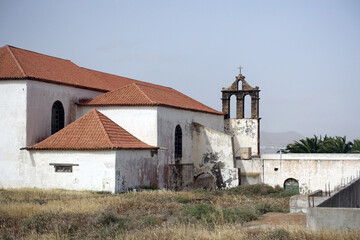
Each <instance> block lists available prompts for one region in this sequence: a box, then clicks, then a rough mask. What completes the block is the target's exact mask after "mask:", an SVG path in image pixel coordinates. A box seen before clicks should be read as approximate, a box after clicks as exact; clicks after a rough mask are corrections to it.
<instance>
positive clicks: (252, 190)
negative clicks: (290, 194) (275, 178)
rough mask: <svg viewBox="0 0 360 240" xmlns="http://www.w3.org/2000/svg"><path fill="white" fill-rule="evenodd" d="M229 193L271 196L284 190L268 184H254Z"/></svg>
mask: <svg viewBox="0 0 360 240" xmlns="http://www.w3.org/2000/svg"><path fill="white" fill-rule="evenodd" d="M228 191H229V192H230V193H233V194H241V195H245V196H256V195H258V196H265V195H269V194H274V193H279V192H281V191H284V190H283V189H282V188H281V187H278V186H277V187H275V188H273V187H271V186H269V185H267V184H253V185H246V186H238V187H235V188H231V189H229V190H228Z"/></svg>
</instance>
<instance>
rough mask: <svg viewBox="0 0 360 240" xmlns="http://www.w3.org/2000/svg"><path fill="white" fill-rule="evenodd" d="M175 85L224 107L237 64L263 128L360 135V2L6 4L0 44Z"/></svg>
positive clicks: (8, 0)
mask: <svg viewBox="0 0 360 240" xmlns="http://www.w3.org/2000/svg"><path fill="white" fill-rule="evenodd" d="M6 44H9V45H13V46H16V47H20V48H25V49H29V50H33V51H36V52H40V53H44V54H48V55H52V56H57V57H61V58H65V59H69V60H71V61H73V62H74V63H76V64H78V65H79V66H82V67H87V68H91V69H95V70H99V71H104V72H108V73H113V74H117V75H121V76H126V77H130V78H135V79H139V80H143V81H147V82H151V83H156V84H161V85H165V86H169V87H172V88H175V89H177V90H179V91H181V92H183V93H185V94H187V95H189V96H190V97H192V98H195V99H196V100H199V101H200V102H203V103H204V104H206V105H208V106H210V107H213V108H215V109H217V110H221V100H220V98H221V88H222V87H228V86H230V85H231V83H232V82H233V81H234V80H235V76H236V75H237V74H238V71H239V70H238V69H237V68H238V66H239V65H241V66H243V67H244V69H243V70H242V73H243V74H244V75H245V76H246V80H247V81H248V82H249V83H250V85H252V86H259V87H260V89H261V92H260V98H261V100H260V117H261V118H262V120H261V129H262V130H264V131H271V132H282V131H298V132H299V133H301V134H303V135H305V136H312V135H313V134H322V135H324V134H328V135H330V136H334V135H340V136H344V135H346V136H347V137H348V138H349V139H353V138H360V106H359V104H360V94H359V91H360V1H357V0H354V1H348V0H342V1H331V0H329V1H314V0H311V1H291V0H284V1H269V0H266V1H250V0H249V1H239V0H237V1H226V0H224V1H220V0H217V1H209V0H207V1H194V0H190V1H186V0H177V1H175V0H174V1H169V0H164V1H158V0H154V1H151V0H147V1H146V0H131V1H130V0H129V1H100V0H99V1H89V0H87V1H80V0H77V1H73V0H72V1H65V0H62V1H45V0H44V1H36V0H35V1H28V0H22V1H18V0H1V1H0V45H1V46H3V45H6Z"/></svg>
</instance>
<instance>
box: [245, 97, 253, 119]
mask: <svg viewBox="0 0 360 240" xmlns="http://www.w3.org/2000/svg"><path fill="white" fill-rule="evenodd" d="M243 104H244V118H252V117H251V97H250V95H246V96H245V97H244V103H243Z"/></svg>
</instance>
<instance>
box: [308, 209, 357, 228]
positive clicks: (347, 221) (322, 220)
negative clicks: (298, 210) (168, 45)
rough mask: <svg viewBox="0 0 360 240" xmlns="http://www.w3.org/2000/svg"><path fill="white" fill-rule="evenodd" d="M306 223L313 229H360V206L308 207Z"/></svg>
mask: <svg viewBox="0 0 360 240" xmlns="http://www.w3.org/2000/svg"><path fill="white" fill-rule="evenodd" d="M306 224H307V227H308V228H311V229H329V228H331V229H347V228H357V229H358V228H359V227H360V208H325V207H324V208H319V207H315V208H308V212H307V214H306Z"/></svg>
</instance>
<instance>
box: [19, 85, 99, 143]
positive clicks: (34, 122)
mask: <svg viewBox="0 0 360 240" xmlns="http://www.w3.org/2000/svg"><path fill="white" fill-rule="evenodd" d="M99 94H102V92H96V91H90V90H86V89H80V88H75V87H67V86H63V85H57V84H50V83H44V82H37V81H27V109H28V110H27V126H26V129H27V130H26V139H27V140H26V145H27V146H31V145H34V144H35V143H38V142H40V141H42V140H44V139H45V138H47V137H49V136H50V135H51V109H52V105H53V104H54V102H55V101H57V100H59V101H60V102H61V103H62V104H63V107H64V114H65V116H64V117H65V119H64V120H65V126H66V125H68V124H69V123H71V122H73V121H74V120H75V119H76V105H75V103H76V102H78V100H79V99H81V98H93V97H95V96H97V95H99ZM23 147H25V145H24V146H23Z"/></svg>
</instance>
